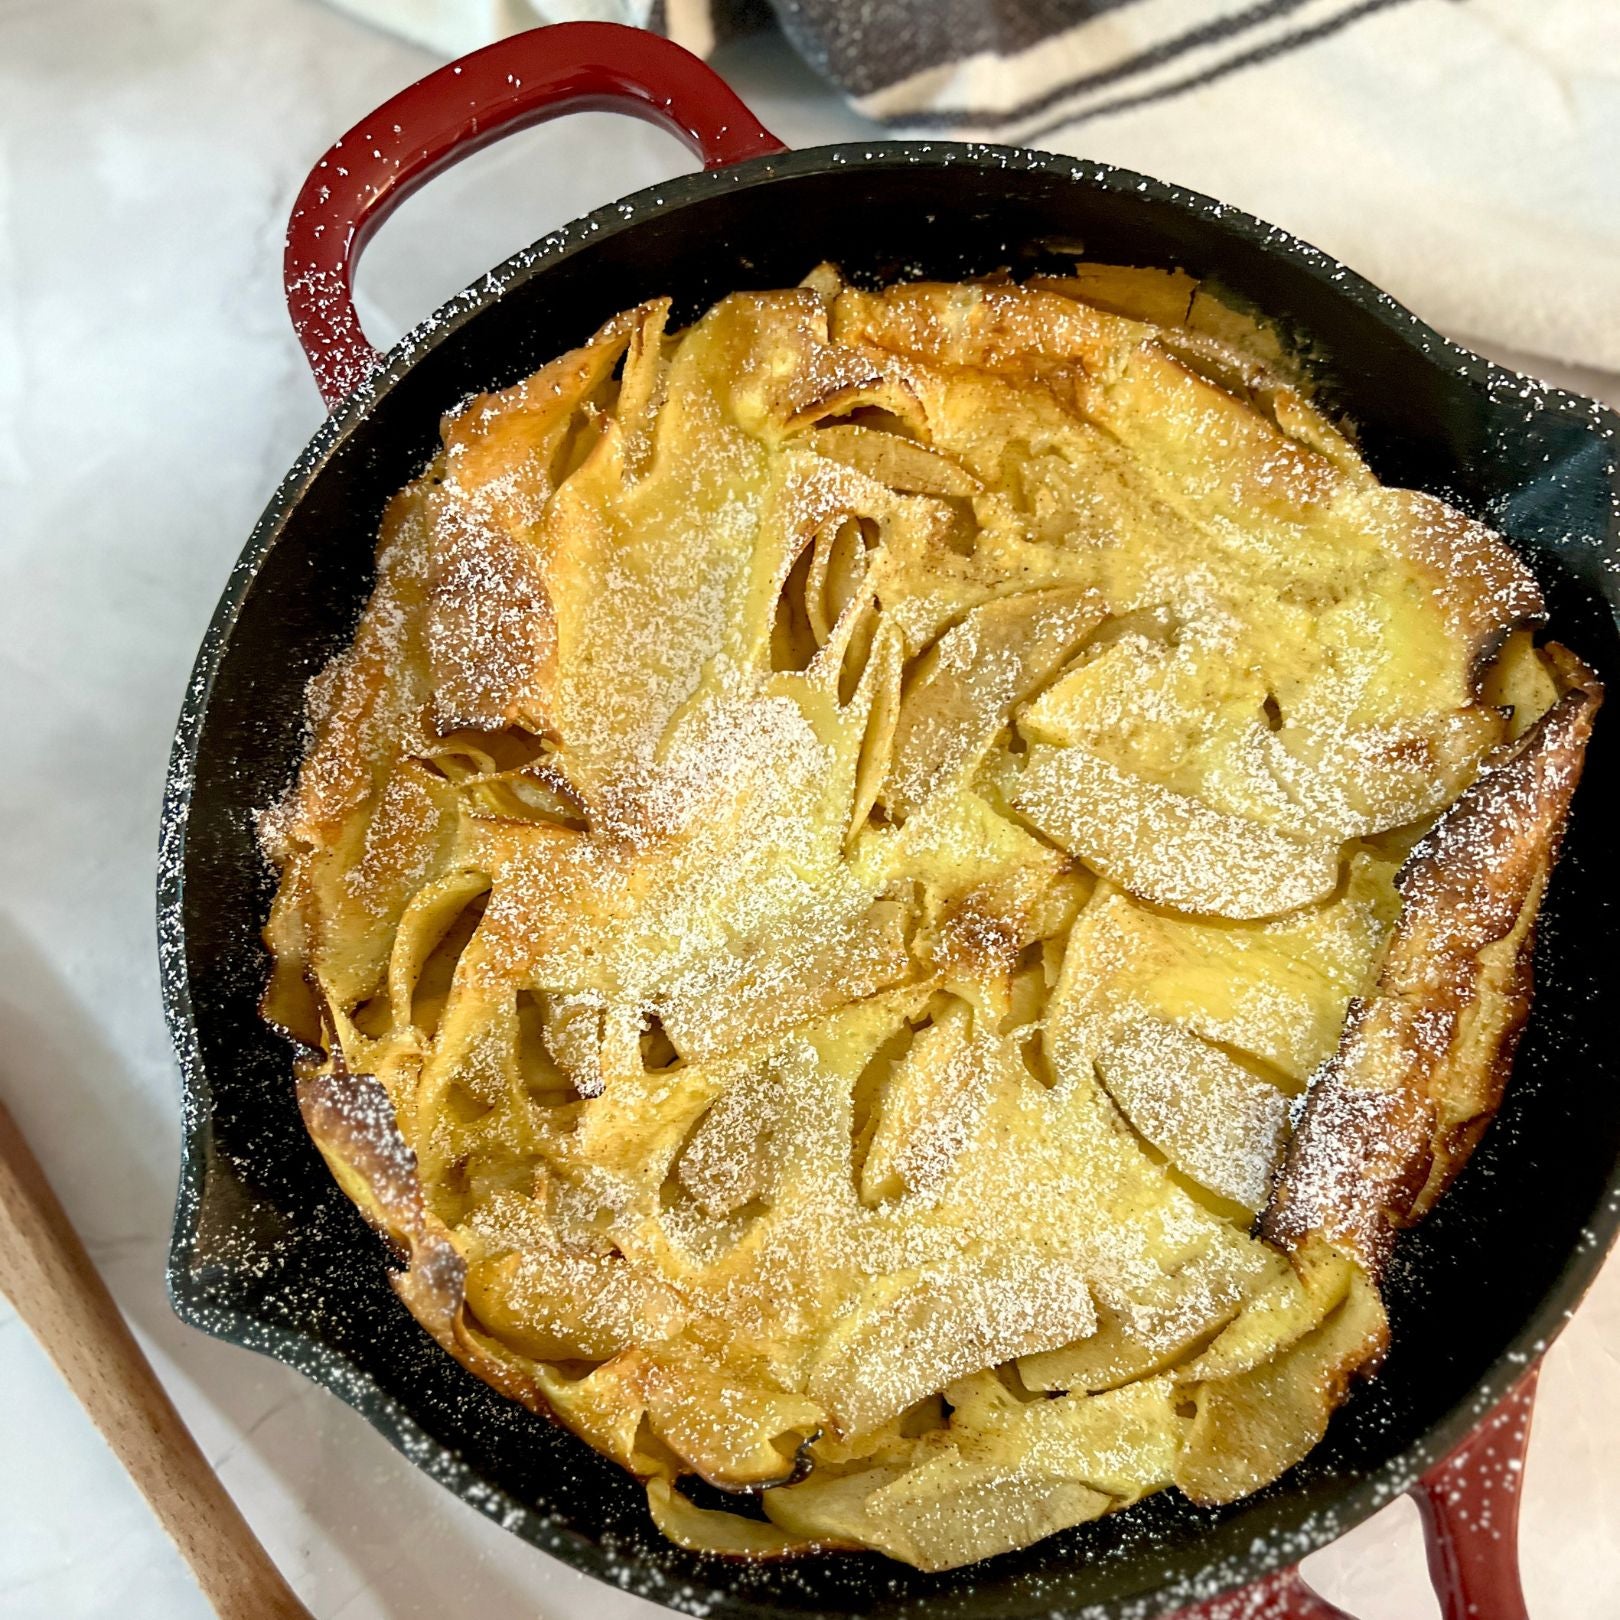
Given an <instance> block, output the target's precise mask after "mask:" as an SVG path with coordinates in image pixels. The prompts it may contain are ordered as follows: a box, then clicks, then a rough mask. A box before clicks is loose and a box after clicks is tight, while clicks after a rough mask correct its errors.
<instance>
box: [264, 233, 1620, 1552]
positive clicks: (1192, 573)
mask: <svg viewBox="0 0 1620 1620" xmlns="http://www.w3.org/2000/svg"><path fill="white" fill-rule="evenodd" d="M1542 618H1543V608H1542V603H1541V598H1540V594H1539V592H1538V590H1537V586H1536V583H1535V580H1534V579H1533V577H1532V576H1531V574H1530V573H1529V571H1528V570H1527V569H1526V567H1525V566H1524V564H1523V563H1522V562H1520V561H1519V559H1518V558H1517V557H1516V556H1515V554H1514V553H1513V551H1511V550H1510V549H1509V547H1508V546H1507V545H1506V544H1505V543H1504V542H1503V541H1502V540H1501V539H1500V538H1498V537H1497V536H1496V535H1495V534H1494V533H1492V532H1491V531H1490V530H1489V529H1487V528H1486V527H1484V526H1483V525H1482V524H1481V523H1479V522H1477V521H1475V520H1473V519H1471V518H1469V517H1467V516H1464V515H1463V514H1462V513H1460V512H1458V511H1456V510H1454V509H1452V508H1451V507H1449V506H1447V505H1446V504H1444V503H1443V502H1442V501H1441V500H1439V499H1437V498H1435V497H1433V496H1431V495H1427V494H1421V493H1416V492H1413V491H1409V490H1400V489H1392V488H1386V487H1384V486H1383V485H1381V484H1380V483H1379V481H1378V480H1377V479H1376V478H1375V477H1374V475H1373V474H1372V472H1371V471H1370V470H1369V468H1368V466H1367V465H1366V463H1365V461H1364V460H1363V459H1362V456H1361V455H1360V453H1359V452H1358V449H1357V447H1356V444H1355V442H1354V439H1353V437H1352V430H1351V428H1350V427H1348V426H1346V425H1345V424H1341V423H1336V422H1335V421H1333V420H1332V419H1331V418H1330V417H1329V416H1328V415H1327V414H1326V413H1325V412H1323V411H1321V410H1319V409H1318V408H1316V406H1315V405H1313V403H1312V402H1311V399H1310V397H1309V394H1308V391H1307V390H1306V388H1305V387H1304V385H1303V384H1302V382H1301V380H1300V378H1299V376H1298V375H1297V374H1296V372H1295V370H1294V368H1293V365H1292V362H1291V361H1290V360H1289V358H1288V356H1287V354H1286V353H1285V352H1284V350H1283V348H1282V347H1281V346H1280V345H1279V344H1278V342H1277V341H1276V340H1275V338H1273V337H1272V336H1271V335H1270V334H1269V332H1268V331H1267V329H1265V328H1263V327H1260V326H1257V325H1255V324H1254V323H1252V322H1249V321H1246V320H1244V319H1241V318H1239V317H1238V316H1236V315H1235V314H1234V313H1233V312H1232V311H1231V310H1230V309H1228V308H1227V307H1226V306H1225V305H1224V304H1222V303H1220V302H1219V301H1217V300H1216V299H1215V298H1213V297H1212V296H1210V295H1209V294H1208V293H1207V292H1206V291H1205V290H1204V289H1202V288H1200V287H1198V286H1197V285H1196V284H1195V283H1193V282H1192V281H1190V280H1189V279H1188V278H1186V277H1185V276H1182V275H1180V274H1173V273H1168V272H1161V271H1134V270H1123V269H1118V268H1113V267H1108V266H1094V265H1082V266H1080V267H1078V268H1077V270H1076V271H1075V273H1074V274H1073V275H1072V276H1065V277H1051V278H1036V279H1034V280H1032V281H1029V282H1026V283H1021V284H1020V283H1014V282H1012V281H1010V280H994V279H992V280H988V281H985V282H979V283H969V284H959V285H945V284H940V283H928V282H918V283H911V284H905V285H897V286H892V287H889V288H887V289H882V290H867V289H863V288H860V287H855V286H851V285H847V284H845V283H844V282H843V281H842V279H841V278H840V277H839V275H838V274H837V273H836V272H835V271H834V270H833V269H831V268H830V267H826V266H823V267H821V268H820V269H818V270H816V271H814V272H813V273H812V274H811V275H810V276H809V277H808V278H807V280H806V282H805V283H804V284H803V285H802V286H800V287H796V288H791V289H784V290H780V291H771V292H744V293H737V294H734V295H732V296H729V297H726V298H723V299H722V300H720V302H719V303H717V304H716V305H714V307H713V308H711V309H710V310H708V312H707V313H705V314H703V315H702V317H701V318H700V319H698V320H697V321H696V322H695V323H694V324H693V325H691V326H689V327H687V328H686V329H684V330H680V331H676V330H671V329H670V320H669V304H668V301H667V300H653V301H651V302H649V303H647V304H644V305H642V306H640V307H639V308H636V309H632V310H628V311H626V312H625V313H623V314H621V315H619V316H617V317H615V318H614V319H613V320H611V321H609V322H608V323H607V324H606V325H605V326H604V327H602V329H601V330H600V331H599V332H598V333H597V334H596V335H595V336H594V337H593V338H591V339H590V341H589V342H587V343H586V344H584V346H583V347H581V348H578V349H575V350H573V351H572V352H570V353H568V354H565V355H563V356H562V357H561V358H559V359H557V360H555V361H553V362H552V363H551V364H549V365H547V366H546V367H544V369H542V370H540V371H539V372H537V373H536V374H535V375H533V376H531V377H529V378H528V379H527V380H526V381H523V382H520V383H518V384H517V385H516V386H514V387H511V388H508V389H506V390H504V391H502V392H500V393H494V394H488V395H483V396H480V397H478V398H474V399H472V400H470V401H468V402H466V403H464V404H463V405H461V406H460V407H459V408H458V409H456V410H454V411H453V412H451V413H450V414H449V415H448V416H447V417H446V418H445V420H444V423H443V427H442V443H441V448H440V449H439V451H438V453H437V454H436V455H435V457H434V459H433V461H432V463H431V465H429V466H428V467H427V469H426V470H425V472H424V473H423V474H422V476H421V477H420V478H418V479H417V480H416V481H415V482H414V483H412V484H411V485H410V486H409V487H408V488H406V489H404V490H402V491H401V492H400V493H399V494H398V495H397V496H396V497H395V499H394V500H393V501H392V503H391V504H390V505H389V507H388V510H387V513H386V515H385V518H384V521H383V525H382V532H381V539H380V543H379V546H378V551H377V578H376V586H375V590H374V593H373V595H372V597H371V600H370V603H369V605H368V606H367V607H366V609H365V612H364V615H363V616H362V618H361V620H360V622H359V626H358V629H357V630H356V632H355V635H354V639H353V643H352V645H351V646H350V647H349V649H348V650H347V651H346V652H344V653H343V654H342V655H341V656H339V657H338V658H337V659H336V660H335V661H334V662H333V663H332V665H331V666H330V667H329V668H328V669H327V670H326V671H325V672H324V673H323V674H322V675H321V676H320V677H319V678H318V679H317V680H316V681H315V682H314V683H313V685H312V687H311V689H310V695H309V713H310V724H311V734H310V742H309V745H308V751H307V755H306V758H305V760H304V763H303V767H302V771H301V773H300V775H299V777H298V780H297V782H296V783H295V784H294V785H293V787H292V788H291V790H290V791H289V793H288V795H287V797H286V798H285V800H284V801H283V802H282V803H281V804H279V805H278V806H276V807H275V808H274V809H272V810H270V811H268V812H267V813H266V814H265V816H264V818H263V832H264V840H265V844H266V848H267V849H268V851H269V852H270V855H271V857H272V859H273V860H274V862H275V863H276V865H277V867H278V868H279V872H280V887H279V890H278V892H277V896H276V900H275V904H274V909H273V911H272V914H271V917H270V920H269V924H268V927H267V930H266V939H267V942H268V944H269V946H270V949H271V952H272V955H273V959H274V966H273V973H272V978H271V983H270V988H269V990H268V992H267V995H266V1004H265V1011H266V1015H267V1016H268V1017H269V1018H271V1019H272V1021H274V1022H276V1023H277V1024H279V1025H280V1026H282V1027H283V1028H285V1029H286V1030H287V1031H288V1032H289V1033H290V1034H291V1035H293V1036H294V1037H295V1038H296V1039H297V1041H298V1042H300V1043H301V1046H300V1052H299V1056H298V1059H297V1064H296V1084H297V1092H298V1098H299V1103H300V1106H301V1108H302V1110H303V1114H304V1117H305V1120H306V1122H307V1123H308V1126H309V1129H310V1132H311V1134H312V1135H313V1137H314V1139H315V1141H316V1143H317V1144H318V1146H319V1148H320V1150H321V1152H322V1154H323V1155H324V1156H325V1158H326V1161H327V1162H328V1164H329V1165H330V1167H331V1169H332V1171H333V1173H334V1175H335V1176H336V1177H337V1179H338V1181H339V1182H340V1184H341V1185H342V1187H343V1189H344V1190H345V1192H346V1193H347V1194H348V1195H349V1196H350V1197H351V1198H352V1199H353V1200H354V1201H355V1202H356V1203H357V1204H358V1205H359V1206H360V1208H361V1209H362V1210H363V1211H364V1212H365V1213H366V1214H367V1216H368V1217H369V1218H370V1219H371V1220H372V1221H373V1222H374V1223H375V1224H376V1225H377V1226H378V1227H379V1228H381V1230H382V1231H383V1232H384V1233H385V1234H387V1236H388V1237H389V1239H390V1240H391V1241H392V1243H393V1244H394V1246H395V1247H396V1248H397V1250H398V1251H399V1253H400V1255H401V1258H402V1260H403V1261H404V1262H405V1264H404V1267H403V1269H402V1270H400V1271H399V1272H398V1273H397V1274H396V1275H395V1279H394V1280H395V1285H396V1287H397V1289H398V1292H399V1294H400V1295H401V1297H402V1298H403V1300H404V1301H405V1303H406V1305H407V1306H408V1307H409V1308H410V1310H411V1311H412V1312H413V1313H414V1314H415V1316H416V1317H417V1319H418V1320H419V1321H420V1322H421V1324H422V1326H423V1327H424V1328H425V1329H426V1330H427V1331H428V1332H429V1333H431V1334H432V1335H433V1336H434V1337H435V1338H436V1339H437V1340H438V1341H439V1343H440V1344H441V1345H443V1347H444V1348H445V1349H446V1350H447V1351H448V1352H449V1353H450V1354H451V1355H453V1356H455V1357H456V1358H457V1359H458V1360H460V1361H461V1362H463V1363H464V1364H465V1365H466V1366H467V1367H469V1368H471V1369H472V1370H473V1371H474V1372H475V1373H477V1374H478V1375H479V1376H481V1377H483V1378H485V1379H487V1380H488V1381H489V1382H490V1383H492V1384H494V1385H495V1386H497V1387H498V1388H499V1389H501V1390H502V1391H504V1392H505V1393H506V1394H507V1395H509V1396H510V1397H511V1398H512V1399H514V1400H517V1401H520V1402H522V1403H524V1404H525V1405H527V1406H529V1407H531V1408H533V1409H535V1410H537V1411H542V1412H546V1413H549V1414H552V1415H554V1416H555V1417H556V1418H557V1419H558V1420H559V1421H561V1422H562V1423H564V1424H566V1425H567V1426H568V1427H569V1428H571V1429H573V1430H574V1431H575V1432H576V1433H578V1434H579V1435H581V1436H582V1437H583V1438H584V1439H585V1440H586V1441H588V1442H589V1443H590V1444H591V1445H593V1446H595V1447H597V1448H599V1449H600V1450H601V1451H603V1452H605V1453H606V1454H607V1455H608V1456H610V1457H612V1458H615V1459H616V1460H617V1461H618V1462H619V1463H621V1464H622V1465H623V1466H624V1467H625V1468H627V1469H630V1470H631V1471H633V1472H634V1473H635V1474H636V1475H637V1476H639V1477H640V1478H641V1479H643V1480H644V1481H645V1482H646V1486H647V1491H648V1496H649V1500H650V1505H651V1509H652V1512H653V1515H654V1517H655V1518H656V1520H657V1522H658V1524H659V1525H660V1526H661V1527H662V1529H663V1530H664V1531H665V1533H667V1534H668V1535H669V1536H671V1537H673V1538H674V1539H676V1540H678V1541H680V1542H682V1543H684V1544H686V1545H690V1546H694V1547H700V1548H711V1549H717V1550H722V1551H729V1552H738V1553H745V1554H755V1555H771V1554H777V1553H784V1552H791V1551H796V1550H805V1549H811V1548H820V1549H840V1548H852V1547H858V1548H872V1549H877V1550H879V1551H881V1552H883V1553H886V1554H888V1555H890V1556H891V1557H893V1558H896V1559H901V1560H904V1561H905V1562H907V1563H910V1564H913V1565H917V1566H920V1567H922V1568H924V1569H944V1568H949V1567H952V1566H955V1565H959V1564H963V1563H967V1562H970V1561H972V1560H976V1559H980V1558H985V1557H988V1556H990V1555H992V1554H995V1553H998V1552H1002V1551H1005V1550H1008V1549H1011V1548H1015V1547H1020V1546H1024V1545H1027V1544H1029V1543H1031V1542H1033V1541H1036V1540H1038V1539H1039V1538H1041V1537H1043V1536H1046V1535H1049V1534H1051V1533H1052V1532H1054V1531H1057V1530H1059V1529H1062V1528H1064V1527H1066V1526H1070V1525H1074V1524H1077V1523H1080V1522H1082V1521H1084V1520H1088V1519H1092V1518H1095V1517H1097V1516H1099V1515H1101V1514H1104V1513H1108V1512H1112V1511H1114V1510H1116V1509H1119V1508H1122V1507H1126V1506H1128V1505H1129V1504H1131V1503H1132V1502H1135V1501H1137V1500H1139V1499H1140V1498H1142V1497H1143V1496H1145V1495H1148V1494H1149V1493H1152V1492H1155V1491H1159V1490H1162V1489H1165V1488H1168V1487H1172V1486H1173V1487H1176V1488H1179V1489H1180V1490H1181V1491H1183V1492H1184V1493H1185V1494H1186V1495H1188V1496H1189V1497H1191V1498H1192V1499H1193V1500H1195V1501H1197V1502H1202V1503H1218V1502H1226V1501H1230V1500H1233V1499H1235V1498H1238V1497H1240V1496H1243V1495H1245V1494H1247V1493H1248V1492H1251V1491H1253V1490H1255V1489H1257V1488H1259V1487H1260V1486H1262V1485H1264V1484H1266V1483H1267V1482H1269V1481H1270V1480H1272V1479H1274V1478H1276V1477H1277V1476H1278V1475H1279V1474H1280V1473H1281V1472H1282V1471H1283V1470H1285V1469H1287V1468H1289V1467H1290V1466H1292V1465H1293V1464H1294V1463H1296V1462H1297V1461H1299V1460H1300V1459H1301V1458H1302V1457H1304V1456H1305V1454H1306V1453H1307V1452H1308V1451H1309V1450H1310V1449H1311V1448H1312V1447H1313V1446H1314V1445H1315V1444H1316V1442H1317V1441H1318V1440H1319V1439H1320V1438H1321V1436H1322V1434H1323V1432H1324V1430H1325V1428H1326V1425H1327V1423H1328V1419H1329V1417H1330V1416H1331V1414H1332V1412H1333V1411H1334V1409H1335V1408H1336V1407H1337V1406H1338V1405H1339V1404H1340V1403H1341V1402H1342V1401H1343V1400H1344V1399H1345V1398H1346V1395H1347V1391H1348V1388H1349V1385H1350V1381H1351V1380H1352V1378H1353V1377H1354V1376H1356V1375H1358V1374H1365V1373H1368V1372H1370V1371H1372V1370H1374V1369H1375V1368H1376V1365H1377V1362H1378V1360H1379V1358H1380V1356H1381V1354H1382V1352H1383V1350H1384V1347H1385V1343H1386V1338H1387V1324H1386V1318H1385V1312H1384V1308H1383V1305H1382V1303H1381V1300H1380V1294H1379V1283H1380V1278H1381V1276H1382V1274H1383V1271H1384V1268H1385V1265H1386V1262H1387V1258H1388V1255H1389V1251H1390V1246H1391V1242H1392V1239H1393V1235H1394V1233H1395V1231H1396V1230H1397V1229H1398V1228H1399V1227H1401V1226H1402V1225H1404V1224H1406V1223H1409V1222H1411V1221H1412V1220H1415V1219H1416V1218H1417V1217H1419V1216H1420V1215H1422V1214H1423V1213H1424V1212H1425V1211H1426V1210H1427V1209H1428V1208H1429V1207H1430V1206H1431V1205H1432V1204H1433V1203H1434V1201H1435V1200H1436V1199H1437V1198H1438V1197H1439V1196H1440V1195H1441V1194H1442V1193H1443V1191H1444V1189H1445V1187H1446V1185H1447V1184H1448V1182H1449V1181H1450V1180H1451V1178H1452V1177H1453V1176H1454V1175H1455V1174H1456V1173H1457V1171H1458V1170H1459V1169H1460V1167H1461V1165H1462V1163H1463V1162H1464V1160H1465V1159H1466V1158H1467V1155H1468V1153H1469V1152H1470V1151H1471V1149H1472V1147H1473V1145H1474V1143H1475V1142H1476V1141H1477V1139H1478V1138H1479V1136H1480V1134H1481V1132H1482V1131H1483V1130H1484V1128H1485V1126H1486V1124H1487V1123H1488V1121H1489V1119H1490V1117H1491V1115H1492V1113H1493V1112H1494V1110H1495V1109H1496V1107H1497V1104H1498V1102H1499V1101H1500V1098H1501V1095H1502V1089H1503V1086H1504V1084H1505V1081H1506V1078H1507V1072H1508V1068H1509V1066H1510V1064H1511V1060H1512V1054H1513V1048H1514V1044H1515V1041H1516V1039H1517V1035H1518V1032H1519V1030H1520V1028H1521V1027H1522V1025H1523V1023H1524V1020H1525V1017H1526V1015H1527V1012H1528V1006H1529V995H1530V981H1529V972H1530V969H1529V963H1530V950H1531V944H1532V936H1533V930H1534V924H1535V917H1536V911H1537V907H1538V904H1539V902H1540V898H1541V894H1542V891H1543V888H1544V886H1545V884H1546V882H1547V878H1548V875H1549V872H1550V870H1551V868H1552V865H1553V862H1554V860H1555V858H1556V854H1557V847H1558V842H1559V836H1560V832H1561V829H1562V827H1563V823H1564V820H1565V817H1566V814H1567V811H1568V807H1569V803H1570V798H1571V795H1572V793H1573V791H1574V788H1575V783H1576V779H1577V777H1578V775H1579V771H1580V764H1581V759H1582V753H1583V749H1584V747H1585V743H1586V738H1587V734H1588V732H1589V730H1590V727H1591V723H1592V717H1593V714H1594V712H1595V710H1596V708H1597V704H1598V701H1599V691H1598V687H1597V683H1596V681H1595V680H1594V678H1593V677H1592V676H1591V674H1590V673H1589V672H1588V671H1587V670H1586V669H1585V668H1584V667H1583V666H1582V665H1581V664H1580V663H1579V661H1578V660H1577V659H1576V658H1575V657H1574V656H1573V655H1572V654H1570V653H1569V652H1567V651H1566V650H1565V649H1563V648H1562V647H1560V646H1558V645H1557V644H1556V643H1552V642H1541V641H1538V639H1537V627H1538V626H1539V625H1540V623H1541V621H1542ZM694 1481H704V1482H707V1484H708V1485H709V1486H713V1487H719V1488H720V1490H722V1491H727V1492H733V1493H736V1494H735V1495H734V1496H733V1497H731V1498H729V1501H731V1502H732V1503H733V1504H734V1505H735V1511H731V1510H728V1508H727V1507H726V1506H725V1503H726V1502H727V1501H728V1498H725V1497H722V1496H718V1495H717V1494H716V1493H715V1492H714V1491H712V1490H700V1491H697V1492H696V1493H695V1494H696V1495H697V1496H698V1497H699V1498H700V1500H694V1491H693V1482H694Z"/></svg>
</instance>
